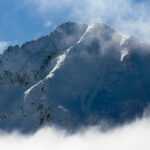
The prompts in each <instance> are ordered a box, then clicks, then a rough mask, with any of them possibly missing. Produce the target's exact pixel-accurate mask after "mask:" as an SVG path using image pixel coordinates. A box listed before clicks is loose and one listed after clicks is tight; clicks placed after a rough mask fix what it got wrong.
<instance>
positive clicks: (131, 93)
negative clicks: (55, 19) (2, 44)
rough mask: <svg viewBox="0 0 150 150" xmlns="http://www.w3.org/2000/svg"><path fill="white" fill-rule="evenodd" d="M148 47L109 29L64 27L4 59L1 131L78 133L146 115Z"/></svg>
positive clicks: (9, 51) (0, 71) (0, 72)
mask: <svg viewBox="0 0 150 150" xmlns="http://www.w3.org/2000/svg"><path fill="white" fill-rule="evenodd" d="M149 52H150V46H149V45H148V44H145V43H141V42H140V41H139V40H137V39H136V38H134V37H131V36H125V35H121V34H119V33H117V32H116V31H115V30H113V29H112V28H110V27H108V26H107V25H105V24H94V25H90V26H87V25H84V24H76V23H71V22H68V23H64V24H62V25H60V26H59V27H57V28H56V30H55V31H54V32H52V33H51V34H50V35H48V36H45V37H42V38H40V39H39V40H37V41H31V42H27V43H25V44H23V45H22V47H19V46H15V47H9V48H8V49H7V50H6V51H5V52H4V54H3V55H1V57H0V101H1V105H0V111H1V115H0V118H1V120H0V127H1V128H4V129H6V130H12V129H15V128H18V129H20V130H21V131H24V132H25V131H34V130H36V129H38V128H39V127H40V126H42V125H47V124H49V125H52V124H55V125H58V126H59V127H63V128H68V129H76V128H77V127H81V126H82V125H95V124H97V123H98V122H99V121H101V120H106V121H108V122H109V123H111V124H118V123H123V122H125V121H131V120H132V119H134V118H135V117H136V116H138V117H140V116H142V113H143V110H144V108H145V107H146V106H147V105H148V104H149V102H150V100H149V98H150V94H149V93H150V91H149V90H150V81H149V77H150V71H149V63H150V59H149V58H150V53H149Z"/></svg>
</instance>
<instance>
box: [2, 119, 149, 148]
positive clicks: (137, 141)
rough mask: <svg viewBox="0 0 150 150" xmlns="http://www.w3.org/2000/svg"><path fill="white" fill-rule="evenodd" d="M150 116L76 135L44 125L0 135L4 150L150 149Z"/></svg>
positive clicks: (88, 130)
mask: <svg viewBox="0 0 150 150" xmlns="http://www.w3.org/2000/svg"><path fill="white" fill-rule="evenodd" d="M149 124H150V119H148V118H146V119H142V120H137V121H135V122H133V123H132V124H128V125H125V126H124V127H118V128H116V129H114V130H110V131H108V132H106V133H103V132H100V131H99V130H98V128H97V127H93V128H92V127H91V128H87V129H85V130H84V131H82V132H78V133H76V134H74V135H68V134H66V133H65V132H64V131H60V130H58V129H55V128H52V127H51V128H50V127H49V128H48V127H47V128H44V129H41V130H40V131H38V132H37V133H36V134H34V135H28V136H23V135H20V134H18V133H17V132H15V133H12V134H6V133H1V134H0V148H1V149H2V150H10V149H11V150H20V149H21V150H27V149H28V150H49V149H52V150H149V149H150V142H149V139H150V126H149Z"/></svg>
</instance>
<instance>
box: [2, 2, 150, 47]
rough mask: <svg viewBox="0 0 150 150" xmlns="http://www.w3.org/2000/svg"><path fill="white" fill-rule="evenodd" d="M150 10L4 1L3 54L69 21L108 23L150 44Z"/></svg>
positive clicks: (139, 5) (133, 5) (144, 5)
mask: <svg viewBox="0 0 150 150" xmlns="http://www.w3.org/2000/svg"><path fill="white" fill-rule="evenodd" d="M149 8H150V5H149V2H148V0H105V1H104V0H82V1H81V0H0V20H1V21H0V43H1V42H3V43H2V44H0V50H1V49H3V48H4V47H7V46H6V45H10V44H13V45H14V44H21V43H23V42H25V41H29V40H32V39H37V38H38V37H40V36H41V35H46V34H49V33H50V32H51V31H52V30H53V29H54V28H55V27H56V26H57V25H59V24H61V23H63V22H66V21H76V22H83V23H95V22H104V23H106V24H109V25H110V26H112V27H113V28H115V29H116V30H118V31H120V32H122V33H125V34H132V35H135V36H137V37H139V38H141V39H142V40H144V41H149V37H150V36H149V34H150V17H149V10H150V9H149ZM4 42H5V44H4Z"/></svg>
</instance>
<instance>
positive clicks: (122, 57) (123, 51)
mask: <svg viewBox="0 0 150 150" xmlns="http://www.w3.org/2000/svg"><path fill="white" fill-rule="evenodd" d="M128 54H129V51H128V49H127V48H126V49H123V50H122V51H121V61H123V59H124V57H125V56H126V55H128Z"/></svg>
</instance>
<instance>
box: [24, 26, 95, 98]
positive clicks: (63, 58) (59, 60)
mask: <svg viewBox="0 0 150 150" xmlns="http://www.w3.org/2000/svg"><path fill="white" fill-rule="evenodd" d="M94 25H95V24H92V25H89V26H88V27H87V29H86V31H85V32H84V34H83V35H82V37H81V38H80V40H79V41H78V42H77V43H76V44H80V43H81V41H82V40H83V39H84V37H85V36H86V34H87V33H88V32H89V31H90V30H91V29H92V28H93V27H94ZM76 44H74V45H76ZM74 45H73V46H74ZM73 46H71V47H70V48H68V49H67V50H66V51H65V52H64V53H63V54H62V55H60V56H58V57H57V61H56V65H55V67H54V68H53V69H52V70H51V71H50V73H49V74H48V75H47V76H46V77H45V78H44V79H42V80H41V81H39V82H38V83H36V84H34V85H33V86H32V87H30V88H29V89H28V90H26V91H25V92H24V99H25V100H26V98H27V96H28V95H29V94H30V92H31V91H32V90H33V89H34V88H35V87H36V86H38V85H39V84H40V83H42V82H43V81H44V80H47V79H49V78H52V77H53V76H54V73H55V71H56V70H58V69H59V68H60V67H61V65H62V63H63V62H64V60H65V59H66V57H67V55H68V54H69V52H70V50H71V49H72V48H73Z"/></svg>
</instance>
